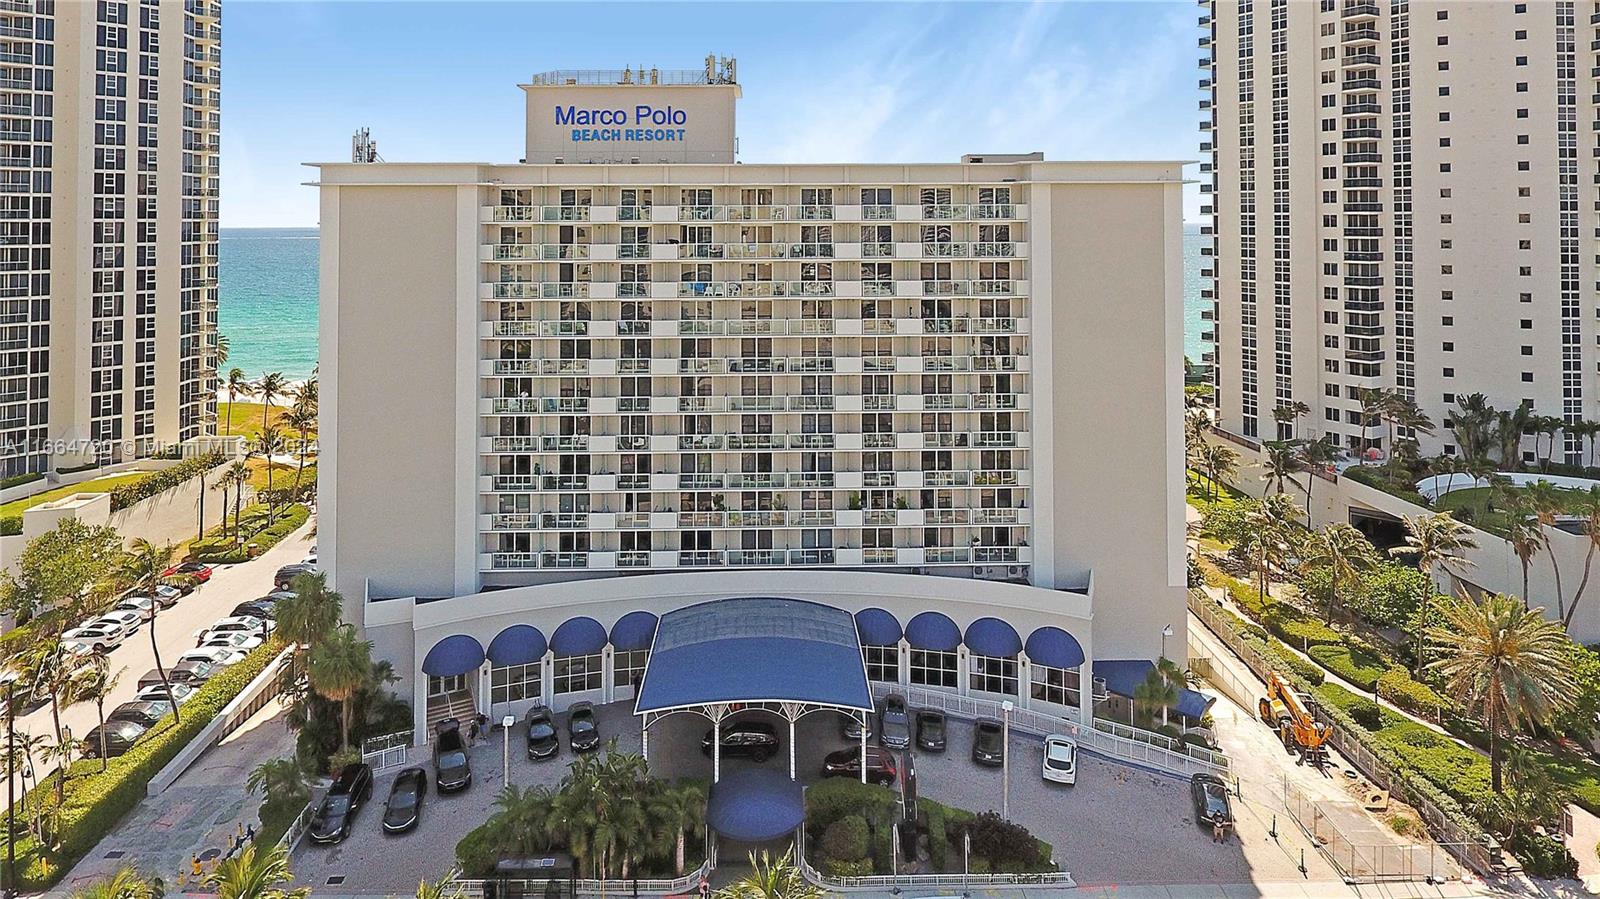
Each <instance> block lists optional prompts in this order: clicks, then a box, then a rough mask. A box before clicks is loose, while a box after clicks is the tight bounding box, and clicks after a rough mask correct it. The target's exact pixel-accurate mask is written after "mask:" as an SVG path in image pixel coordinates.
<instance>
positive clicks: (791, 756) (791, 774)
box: [789, 716, 795, 780]
mask: <svg viewBox="0 0 1600 899" xmlns="http://www.w3.org/2000/svg"><path fill="white" fill-rule="evenodd" d="M794 720H795V719H794V717H793V716H790V718H789V779H790V780H794V779H795V778H794V772H795V766H794Z"/></svg>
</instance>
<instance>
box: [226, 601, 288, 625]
mask: <svg viewBox="0 0 1600 899" xmlns="http://www.w3.org/2000/svg"><path fill="white" fill-rule="evenodd" d="M228 617H229V618H261V619H265V620H267V621H271V622H273V623H274V624H276V622H277V618H278V604H277V603H276V602H273V601H270V600H266V599H252V600H249V601H247V602H242V603H239V604H238V605H236V606H234V607H233V611H232V612H229V613H228Z"/></svg>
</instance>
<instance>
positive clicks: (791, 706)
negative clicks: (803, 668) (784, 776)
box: [782, 702, 806, 780]
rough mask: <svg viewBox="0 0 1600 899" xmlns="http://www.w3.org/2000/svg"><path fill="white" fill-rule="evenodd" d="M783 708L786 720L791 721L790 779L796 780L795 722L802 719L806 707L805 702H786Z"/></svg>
mask: <svg viewBox="0 0 1600 899" xmlns="http://www.w3.org/2000/svg"><path fill="white" fill-rule="evenodd" d="M782 708H783V717H784V720H786V721H788V722H789V779H790V780H794V779H795V761H794V759H795V748H794V727H795V722H796V721H799V720H800V716H802V715H804V714H805V713H806V707H805V704H804V703H799V702H786V703H784V704H783V706H782Z"/></svg>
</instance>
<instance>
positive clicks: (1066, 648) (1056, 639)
mask: <svg viewBox="0 0 1600 899" xmlns="http://www.w3.org/2000/svg"><path fill="white" fill-rule="evenodd" d="M1026 648H1027V650H1028V661H1030V662H1032V663H1034V664H1035V665H1044V666H1046V667H1049V668H1076V667H1078V666H1079V665H1082V664H1083V658H1084V656H1083V647H1082V646H1079V645H1078V638H1076V637H1074V636H1072V635H1071V634H1069V633H1067V632H1066V631H1064V630H1062V629H1061V628H1059V627H1041V628H1039V629H1038V630H1036V631H1034V632H1033V633H1031V634H1029V635H1028V645H1027V647H1026Z"/></svg>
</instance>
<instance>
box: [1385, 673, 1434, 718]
mask: <svg viewBox="0 0 1600 899" xmlns="http://www.w3.org/2000/svg"><path fill="white" fill-rule="evenodd" d="M1378 695H1379V696H1381V697H1383V698H1384V699H1387V700H1389V701H1390V702H1392V703H1394V704H1395V705H1397V706H1399V707H1400V708H1402V709H1405V710H1406V711H1408V712H1410V713H1411V714H1413V715H1438V714H1439V710H1440V709H1445V708H1449V707H1450V706H1451V705H1452V703H1451V702H1450V700H1448V699H1446V698H1445V697H1443V696H1440V695H1439V694H1438V693H1437V692H1435V691H1434V689H1433V688H1432V687H1430V686H1428V685H1427V684H1424V683H1420V682H1418V681H1416V680H1414V679H1413V678H1412V677H1411V672H1409V671H1407V670H1406V669H1405V668H1404V667H1402V666H1400V665H1395V666H1393V667H1391V668H1390V669H1389V670H1388V671H1385V672H1384V673H1383V676H1382V677H1380V678H1378Z"/></svg>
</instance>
